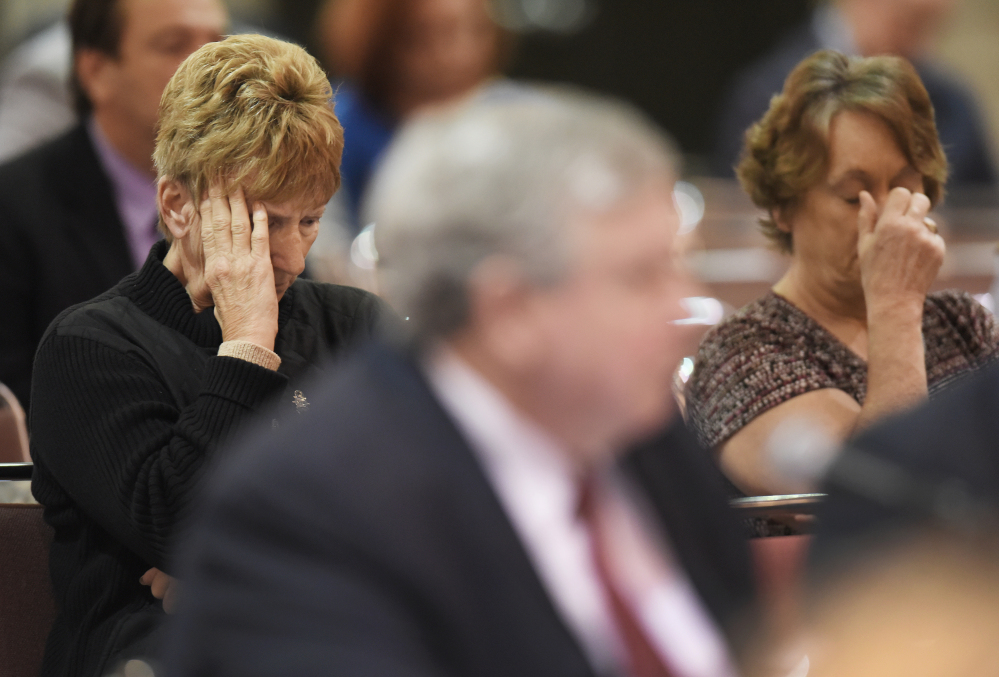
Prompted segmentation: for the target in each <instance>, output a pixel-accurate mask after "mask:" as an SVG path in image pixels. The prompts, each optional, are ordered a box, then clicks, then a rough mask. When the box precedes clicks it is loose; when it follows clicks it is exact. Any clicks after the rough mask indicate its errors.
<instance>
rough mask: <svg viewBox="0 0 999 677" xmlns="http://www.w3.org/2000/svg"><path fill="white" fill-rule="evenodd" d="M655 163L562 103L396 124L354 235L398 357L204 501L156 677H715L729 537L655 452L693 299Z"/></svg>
mask: <svg viewBox="0 0 999 677" xmlns="http://www.w3.org/2000/svg"><path fill="white" fill-rule="evenodd" d="M670 157H671V150H670V147H669V145H668V144H667V142H666V141H665V139H664V138H663V137H662V135H661V134H660V133H659V132H658V131H657V130H656V129H654V128H653V127H652V126H651V125H650V124H649V123H648V122H646V121H645V120H644V119H643V118H642V117H641V116H639V115H638V114H636V113H635V112H634V111H632V110H630V109H627V108H624V107H622V106H621V105H620V104H616V103H611V102H607V101H604V100H597V99H593V98H590V97H587V96H583V95H578V94H577V95H568V94H557V95H552V96H551V97H549V98H547V99H533V100H527V99H518V100H513V101H504V102H495V103H492V104H482V105H465V106H462V107H461V108H460V109H458V110H454V111H448V112H438V113H435V114H433V115H425V116H419V117H418V118H417V119H416V120H414V121H411V122H410V123H408V124H407V125H406V126H405V127H403V129H402V131H401V132H400V133H399V135H398V138H397V139H396V141H395V142H394V143H393V145H392V147H391V148H390V150H389V152H388V154H387V156H386V158H385V160H384V162H383V163H382V165H381V166H380V168H379V172H378V173H377V174H376V178H375V180H374V184H373V188H372V192H371V197H370V203H369V204H370V206H371V209H370V211H369V214H370V216H371V218H372V220H373V221H375V222H376V223H377V225H376V227H375V239H376V243H377V247H378V252H379V271H378V272H379V279H380V284H381V285H382V287H383V289H384V291H385V293H386V295H387V298H388V299H389V300H391V301H392V302H393V303H394V304H396V305H397V308H398V309H399V310H400V311H401V312H402V313H403V314H404V315H405V316H406V317H408V319H409V322H407V323H406V326H407V327H408V330H409V336H408V339H407V340H406V341H405V342H402V343H401V344H399V345H392V344H381V345H375V346H371V347H369V349H368V350H367V351H366V352H365V353H363V354H361V355H358V356H356V357H355V358H354V359H352V360H351V361H349V362H348V363H345V364H344V365H342V367H341V368H340V369H339V371H338V372H337V373H336V374H335V375H333V376H332V377H331V378H329V379H328V380H327V381H325V382H323V383H322V385H320V386H318V388H317V391H316V395H315V397H314V398H313V400H312V412H311V414H312V415H311V416H309V417H303V418H302V420H301V421H300V424H299V425H296V426H295V427H286V428H282V429H281V431H280V433H279V436H278V437H277V438H269V439H267V440H266V441H255V440H248V441H247V445H248V447H247V448H246V449H243V450H241V451H240V452H238V454H237V455H235V456H233V457H231V459H229V460H231V461H232V462H231V463H226V464H225V467H223V468H220V469H219V471H218V473H217V474H216V475H215V476H214V477H213V482H212V488H211V489H210V490H209V493H208V496H209V498H208V500H207V501H206V503H205V508H206V510H205V511H199V516H200V519H199V520H198V523H197V524H196V526H195V527H194V528H193V529H192V533H191V535H190V537H189V539H188V542H187V543H186V545H185V546H183V548H182V552H181V554H180V555H179V557H180V559H181V564H180V565H179V566H180V567H181V572H182V574H181V575H182V576H183V579H184V587H183V588H182V589H181V594H180V596H179V597H178V616H177V619H176V624H175V628H174V632H173V633H172V635H171V636H172V638H173V640H174V642H173V643H172V644H170V645H169V646H168V650H167V652H166V654H165V655H166V657H167V660H168V661H169V664H168V674H172V675H175V676H177V677H179V676H181V675H201V674H206V673H208V672H210V673H211V674H213V675H216V676H217V677H225V676H227V675H233V676H235V675H239V676H240V677H256V676H263V675H298V676H303V677H304V676H308V675H330V674H336V675H342V676H345V677H346V676H352V675H397V676H402V675H476V676H490V675H496V676H500V675H518V676H520V677H531V676H535V675H536V676H538V677H542V676H544V677H550V676H551V675H597V674H629V675H635V676H636V677H637V676H645V675H665V674H670V675H674V676H675V677H692V676H694V675H704V676H706V675H729V674H732V673H731V669H732V668H731V665H730V662H729V658H728V652H727V649H726V644H725V640H724V635H723V634H722V633H723V631H725V630H731V629H732V626H731V625H730V624H729V623H730V622H731V621H733V619H734V612H736V611H737V610H739V609H740V608H741V607H742V605H743V604H744V603H745V602H747V601H748V599H749V596H750V587H751V582H750V579H749V576H748V574H749V572H748V567H747V552H746V543H745V539H744V538H743V537H742V533H741V530H740V529H739V528H738V525H737V524H736V523H735V522H734V519H733V516H732V514H731V512H730V510H729V508H728V506H727V505H726V503H725V500H724V491H723V487H722V484H721V481H720V480H721V478H720V475H719V474H718V473H717V469H715V468H714V467H713V465H712V463H711V462H710V460H709V459H708V458H707V457H706V455H704V453H703V452H702V451H700V450H699V449H698V448H697V447H696V445H694V444H691V440H690V439H689V438H687V437H686V436H685V434H684V430H683V428H682V425H680V426H679V427H673V428H671V429H670V430H669V431H668V432H665V433H657V432H656V431H661V430H662V429H663V428H664V426H666V425H667V423H668V421H669V420H670V419H671V418H672V417H674V415H675V403H674V402H673V400H672V397H671V394H670V382H671V378H670V376H671V373H672V371H673V369H674V368H675V367H676V364H677V362H678V360H679V359H680V357H681V356H682V355H683V354H684V350H685V349H686V348H687V347H688V346H687V345H685V341H684V340H683V339H682V337H683V336H684V335H685V332H684V328H683V327H680V326H677V325H676V324H675V323H674V320H676V319H678V318H680V317H681V316H683V315H684V311H683V310H682V308H681V305H680V300H681V298H683V297H684V296H688V295H689V294H690V293H691V291H692V290H691V286H692V284H691V280H690V279H689V278H688V276H687V273H686V272H685V271H684V269H683V267H682V266H680V265H679V262H678V261H677V253H676V251H675V246H676V242H675V239H674V238H675V234H676V231H677V227H678V224H679V219H678V216H677V213H676V209H675V206H674V202H673V197H672V188H673V182H674V178H675V175H674V170H673V167H672V163H671V160H670ZM650 436H651V437H652V440H651V441H647V442H645V443H641V444H638V446H637V448H635V447H634V445H635V444H636V443H639V442H640V441H641V440H643V439H647V438H649V437H650ZM629 447H631V448H632V453H630V454H627V455H624V453H623V452H625V451H627V450H628V449H629ZM622 456H623V458H622ZM215 479H217V482H216V481H214V480H215ZM667 665H668V672H667V668H666V666H667Z"/></svg>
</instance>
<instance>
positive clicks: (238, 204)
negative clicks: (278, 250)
mask: <svg viewBox="0 0 999 677" xmlns="http://www.w3.org/2000/svg"><path fill="white" fill-rule="evenodd" d="M229 210H230V215H231V219H232V227H231V229H232V250H233V251H234V252H240V253H243V252H248V251H250V229H251V226H250V214H249V212H248V211H247V207H246V196H245V195H244V194H243V188H242V186H236V188H235V189H234V190H233V191H232V192H231V193H229Z"/></svg>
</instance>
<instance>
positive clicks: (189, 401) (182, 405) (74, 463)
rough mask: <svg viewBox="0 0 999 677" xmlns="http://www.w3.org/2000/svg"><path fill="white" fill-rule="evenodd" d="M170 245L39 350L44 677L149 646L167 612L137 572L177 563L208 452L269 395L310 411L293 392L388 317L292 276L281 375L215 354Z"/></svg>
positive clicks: (97, 665) (355, 293) (282, 321)
mask: <svg viewBox="0 0 999 677" xmlns="http://www.w3.org/2000/svg"><path fill="white" fill-rule="evenodd" d="M166 249H167V247H166V243H165V242H160V243H159V244H158V245H156V246H155V247H153V249H152V251H151V252H150V255H149V258H148V259H147V260H146V263H145V265H144V266H143V267H142V269H141V270H139V271H138V272H136V273H133V274H132V275H129V276H128V277H126V278H124V279H123V280H122V281H121V282H120V283H118V285H117V286H115V287H114V288H113V289H111V290H110V291H108V292H107V293H105V294H103V295H101V296H99V297H97V298H95V299H93V300H92V301H89V302H87V303H83V304H80V305H78V306H74V307H73V308H70V309H68V310H66V311H64V312H63V313H62V314H60V315H59V316H58V317H57V318H56V319H55V320H54V321H53V322H52V324H51V325H50V326H49V329H48V331H47V332H46V333H45V335H44V337H43V339H42V342H41V344H40V346H39V349H38V353H37V356H36V359H35V367H34V378H33V381H32V408H31V418H30V428H31V455H32V458H33V459H34V462H35V474H34V479H33V481H32V491H33V492H34V494H35V497H36V498H37V499H38V501H39V502H40V503H42V504H43V505H44V506H45V519H46V521H47V522H48V523H49V524H50V525H51V526H52V527H53V528H54V529H55V540H54V542H53V545H52V552H51V556H50V566H51V575H52V582H53V586H54V590H55V595H56V602H57V605H58V608H59V615H58V617H57V619H56V622H55V625H54V627H53V629H52V632H51V634H50V635H49V639H48V644H47V646H46V651H45V662H44V665H43V670H42V675H43V677H48V676H52V677H56V676H58V677H68V676H77V675H79V676H85V677H98V676H99V675H102V674H104V672H105V671H107V670H109V669H114V668H115V667H116V666H115V665H113V663H114V662H115V661H117V660H118V659H120V658H127V657H128V654H129V653H130V652H131V651H132V650H134V649H135V648H136V647H145V645H146V643H147V638H150V637H152V636H154V635H155V631H156V630H157V628H158V627H159V625H160V622H161V621H162V618H163V608H162V605H161V604H160V602H159V601H158V600H155V599H154V598H153V597H152V596H151V594H150V590H149V588H148V587H146V586H143V585H140V584H139V577H140V576H141V575H142V574H143V573H144V572H145V571H146V570H147V569H149V568H150V567H159V568H160V569H164V570H167V571H168V570H169V563H168V560H167V548H168V546H169V545H170V543H171V539H172V537H173V536H174V533H175V529H176V525H177V524H178V522H180V521H181V520H183V518H184V516H185V512H186V510H187V509H188V507H189V506H190V504H191V501H192V497H193V495H194V490H195V489H196V487H197V485H198V483H199V478H200V477H201V476H202V474H203V471H204V470H205V468H206V466H207V463H208V461H209V460H210V459H211V458H212V456H213V454H214V453H215V452H216V450H217V449H218V448H219V447H220V446H221V445H222V444H223V443H224V442H225V441H227V440H230V439H231V438H232V436H233V434H234V433H235V432H236V431H237V430H238V429H240V428H241V427H242V425H243V424H244V423H246V422H247V421H248V420H250V419H251V418H252V417H253V416H254V414H255V413H256V412H258V411H259V410H260V409H261V407H263V406H264V405H265V404H267V403H269V402H272V401H279V402H280V403H281V404H280V408H279V409H278V411H287V412H295V411H301V410H303V409H304V405H306V404H307V402H308V393H307V392H306V393H304V398H305V399H304V401H303V394H301V393H296V389H300V388H303V387H305V388H306V390H307V386H303V385H302V383H303V381H304V382H306V383H307V382H308V379H307V377H308V376H309V375H310V374H313V373H318V372H320V371H322V370H323V368H324V363H325V362H326V361H327V360H326V359H325V358H327V357H329V356H331V355H333V354H336V353H338V352H339V351H342V350H343V349H344V348H345V347H347V346H348V344H351V343H352V342H354V341H355V340H357V339H358V338H360V337H365V336H368V335H370V334H371V333H372V332H373V331H374V328H375V325H376V324H377V322H378V319H379V317H380V316H382V315H383V314H384V311H383V310H382V309H383V306H382V304H381V302H380V301H379V300H378V299H377V297H375V296H373V295H371V294H368V293H367V292H364V291H361V290H359V289H354V288H351V287H339V286H334V285H328V284H319V283H315V282H311V281H308V280H298V281H296V282H295V283H294V284H293V285H292V286H291V288H290V289H288V291H287V292H286V293H285V295H284V297H283V298H282V299H281V302H280V304H279V318H278V334H277V339H276V341H275V346H274V349H275V352H276V353H277V354H278V355H280V356H281V366H280V368H279V370H278V371H277V372H274V371H270V370H268V369H264V368H263V367H259V366H257V365H255V364H252V363H250V362H246V361H243V360H239V359H236V358H232V357H218V356H217V355H216V353H217V351H218V347H219V344H220V343H221V342H222V332H221V330H220V328H219V325H218V322H217V321H216V320H215V316H214V313H212V312H211V311H210V310H208V311H205V312H202V313H197V314H196V313H195V312H194V310H193V307H192V305H191V300H190V298H189V297H188V295H187V292H186V290H185V289H184V287H183V286H182V285H181V284H180V281H179V280H177V278H176V277H175V276H174V275H173V274H172V273H171V272H170V271H169V270H167V268H166V267H165V266H164V265H163V263H162V261H163V257H164V256H165V254H166ZM296 395H298V397H297V398H296ZM296 399H297V401H298V404H297V405H296V404H295V403H294V401H295V400H296ZM296 407H297V408H296ZM306 411H307V409H306ZM291 415H295V414H294V413H291ZM149 641H150V642H151V641H152V640H151V639H150V640H149Z"/></svg>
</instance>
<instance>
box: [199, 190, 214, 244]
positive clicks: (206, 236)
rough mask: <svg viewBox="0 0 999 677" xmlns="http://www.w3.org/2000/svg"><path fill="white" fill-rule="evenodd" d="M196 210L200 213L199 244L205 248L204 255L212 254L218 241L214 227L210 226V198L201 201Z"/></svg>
mask: <svg viewBox="0 0 999 677" xmlns="http://www.w3.org/2000/svg"><path fill="white" fill-rule="evenodd" d="M198 212H199V213H200V214H201V246H202V247H203V248H204V250H205V256H206V257H208V256H212V255H213V254H215V252H216V250H217V249H218V243H217V242H216V240H215V229H214V228H212V201H211V199H210V198H205V199H204V200H202V201H201V206H200V207H199V208H198Z"/></svg>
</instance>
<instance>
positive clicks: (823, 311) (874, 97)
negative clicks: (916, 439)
mask: <svg viewBox="0 0 999 677" xmlns="http://www.w3.org/2000/svg"><path fill="white" fill-rule="evenodd" d="M738 176H739V179H740V181H741V182H742V186H743V188H744V189H745V190H746V192H747V193H749V196H750V197H751V198H752V200H753V202H754V203H755V204H756V205H757V206H758V207H760V208H761V209H764V210H766V212H767V216H766V217H764V218H763V219H761V221H760V223H761V227H762V230H763V233H764V234H765V235H766V236H767V237H768V238H769V239H770V240H771V241H772V242H773V243H774V244H775V245H776V246H777V247H778V248H779V249H780V250H781V251H783V252H784V253H786V254H788V255H789V256H790V259H791V265H790V267H789V269H788V271H787V273H786V274H785V275H784V277H782V278H781V279H780V280H779V281H778V282H777V283H776V284H775V285H774V286H773V289H772V291H770V292H769V293H768V294H767V295H766V296H764V297H763V298H761V299H759V300H757V301H755V302H753V303H752V304H750V305H748V306H746V307H745V308H743V309H741V310H740V311H738V312H737V313H735V314H734V315H732V316H731V317H729V318H727V319H726V320H724V321H723V322H722V323H721V324H720V325H718V326H717V327H715V328H713V329H712V330H711V331H710V332H709V333H708V334H707V335H706V336H705V338H704V340H703V341H702V342H701V345H700V348H699V349H698V353H697V358H696V361H695V367H694V373H693V375H692V377H691V380H690V382H689V383H688V387H687V392H686V395H687V403H688V411H689V413H690V420H691V423H692V425H693V426H694V427H695V428H696V430H697V431H698V433H699V435H700V439H701V442H702V444H704V445H705V447H706V448H709V449H713V450H714V451H715V454H716V455H717V458H718V460H719V462H720V464H721V467H722V469H723V470H724V471H725V473H726V475H727V476H728V477H729V478H730V479H731V480H732V482H734V484H735V485H736V487H737V488H738V489H739V490H741V491H742V492H744V493H746V494H750V495H756V494H783V493H796V492H800V491H806V490H809V489H813V488H814V487H812V486H810V485H808V483H807V482H800V481H796V480H794V479H792V478H789V477H784V476H782V475H781V473H780V472H779V471H778V469H777V468H776V467H775V465H774V464H773V462H772V459H771V457H770V455H769V451H770V449H771V446H772V441H773V440H774V439H775V437H774V435H776V434H777V433H779V432H780V429H781V426H783V425H786V423H787V422H793V421H804V422H806V423H807V424H808V425H815V426H818V429H821V430H822V431H823V434H825V435H828V436H829V437H830V438H831V439H832V440H843V439H845V438H847V437H849V436H850V435H852V434H853V433H854V432H855V431H857V430H859V429H861V428H864V427H866V426H868V425H869V424H870V423H871V422H873V421H876V420H877V419H879V418H881V417H883V416H885V415H886V414H889V413H892V412H895V411H898V410H900V409H903V408H905V407H909V406H913V405H915V404H916V403H918V402H919V401H920V400H922V399H923V398H925V397H926V395H927V390H928V388H932V387H933V386H934V385H935V384H937V383H939V382H942V381H944V380H946V379H949V378H953V377H955V375H956V374H960V373H961V372H965V371H968V370H970V369H973V368H975V367H976V366H979V365H980V364H981V363H982V362H983V361H984V360H986V359H987V358H988V357H989V356H990V355H992V354H994V353H995V351H996V347H997V342H999V327H997V325H996V322H995V320H994V318H993V317H992V315H991V314H990V313H989V312H988V311H987V310H986V309H985V308H983V307H982V306H981V305H980V304H979V303H978V302H977V301H975V299H974V298H972V297H971V296H970V295H969V294H966V293H964V292H959V291H943V292H934V293H928V290H929V288H930V285H931V284H932V283H933V281H934V279H935V278H936V275H937V271H938V270H939V268H940V265H941V263H942V261H943V256H944V242H943V239H942V238H941V237H940V235H938V234H937V232H936V225H935V224H934V223H933V221H932V220H929V219H928V218H927V216H926V215H927V213H928V212H929V210H930V209H931V208H932V207H933V206H934V205H936V204H938V203H939V201H940V200H941V198H942V196H943V190H944V183H945V181H946V178H947V161H946V158H945V157H944V152H943V149H942V148H941V145H940V141H939V140H938V138H937V133H936V128H935V126H934V120H933V107H932V105H931V103H930V101H929V98H928V96H927V94H926V90H925V89H924V88H923V86H922V84H921V83H920V80H919V76H918V74H917V73H916V71H915V70H914V69H913V68H912V66H911V65H910V64H909V63H908V62H907V61H905V60H904V59H901V58H899V57H887V56H884V57H870V58H861V57H847V56H844V55H842V54H840V53H838V52H833V51H823V52H818V53H816V54H814V55H813V56H811V57H809V58H807V59H806V60H804V61H803V62H802V63H801V64H799V65H798V67H797V68H795V70H794V71H793V72H792V73H791V75H790V76H789V77H788V79H787V82H786V83H785V85H784V90H783V91H782V92H781V94H780V95H779V96H776V97H774V99H773V100H772V102H771V105H770V110H769V111H767V113H766V114H765V115H764V116H763V117H762V118H761V119H760V121H759V122H757V123H756V124H755V125H754V126H753V127H752V128H751V129H750V130H749V132H748V133H747V135H746V149H745V152H744V154H743V159H742V161H741V162H740V164H739V167H738ZM785 429H786V428H785Z"/></svg>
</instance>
